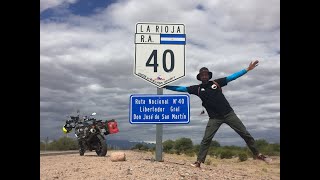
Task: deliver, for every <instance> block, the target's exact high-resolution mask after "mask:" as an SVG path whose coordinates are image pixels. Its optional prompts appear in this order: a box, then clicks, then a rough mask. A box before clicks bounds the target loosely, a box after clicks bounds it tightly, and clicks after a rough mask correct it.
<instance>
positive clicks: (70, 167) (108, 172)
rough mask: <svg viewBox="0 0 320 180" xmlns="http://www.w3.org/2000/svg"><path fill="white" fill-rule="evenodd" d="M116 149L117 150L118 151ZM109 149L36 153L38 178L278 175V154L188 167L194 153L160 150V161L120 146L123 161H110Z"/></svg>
mask: <svg viewBox="0 0 320 180" xmlns="http://www.w3.org/2000/svg"><path fill="white" fill-rule="evenodd" d="M119 151H120V150H117V152H119ZM112 152H116V151H115V150H109V151H108V153H107V156H105V157H98V156H97V155H96V154H95V152H86V153H85V155H84V156H80V155H79V154H67V155H55V156H40V179H41V180H51V179H64V180H121V179H125V180H153V179H154V180H158V179H159V180H172V179H173V180H176V179H177V180H178V179H193V180H201V179H207V180H212V179H216V180H219V179H229V180H231V179H245V180H262V179H265V180H267V179H280V157H271V158H272V159H273V161H272V162H271V163H270V164H267V163H265V162H263V161H259V160H253V159H252V158H249V159H248V160H247V161H244V162H239V161H238V159H237V158H233V159H216V158H211V157H210V156H208V157H207V160H208V162H209V161H210V162H211V163H210V164H201V168H195V167H191V166H190V163H193V162H194V161H195V159H196V157H188V156H185V155H174V154H163V160H164V161H163V162H157V161H154V158H155V155H154V154H152V153H151V152H138V151H130V150H121V152H125V154H126V161H122V162H112V161H111V160H110V154H111V153H112Z"/></svg>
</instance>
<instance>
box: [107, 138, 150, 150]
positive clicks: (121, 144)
mask: <svg viewBox="0 0 320 180" xmlns="http://www.w3.org/2000/svg"><path fill="white" fill-rule="evenodd" d="M139 143H141V144H143V145H147V146H148V147H149V148H152V147H155V144H153V143H146V142H132V141H128V140H109V139H107V145H108V147H111V148H113V149H123V150H127V149H131V148H132V147H134V146H135V145H136V144H139Z"/></svg>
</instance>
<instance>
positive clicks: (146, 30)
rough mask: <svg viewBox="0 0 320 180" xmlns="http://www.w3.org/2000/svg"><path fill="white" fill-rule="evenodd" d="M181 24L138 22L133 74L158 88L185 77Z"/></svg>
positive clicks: (184, 36) (183, 32)
mask: <svg viewBox="0 0 320 180" xmlns="http://www.w3.org/2000/svg"><path fill="white" fill-rule="evenodd" d="M185 45H186V34H185V26H184V24H159V23H137V24H136V34H135V61H134V74H135V75H136V76H138V77H140V78H142V79H144V80H146V81H148V82H150V83H152V84H153V85H155V86H157V87H158V88H162V87H163V86H165V85H167V84H169V83H171V82H173V81H176V80H178V79H180V78H182V77H184V76H185V74H186V72H185V69H186V68H185V66H186V64H185Z"/></svg>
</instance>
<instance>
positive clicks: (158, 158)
mask: <svg viewBox="0 0 320 180" xmlns="http://www.w3.org/2000/svg"><path fill="white" fill-rule="evenodd" d="M162 94H163V89H162V88H157V95H162ZM162 134H163V124H156V161H162V160H163V159H162Z"/></svg>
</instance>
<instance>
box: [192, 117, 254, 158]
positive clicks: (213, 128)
mask: <svg viewBox="0 0 320 180" xmlns="http://www.w3.org/2000/svg"><path fill="white" fill-rule="evenodd" d="M222 123H226V124H228V125H229V126H230V127H231V128H232V129H233V130H235V131H236V132H237V133H238V134H239V135H240V136H241V137H242V138H243V139H244V141H245V142H246V143H247V145H248V147H249V149H250V150H251V152H252V153H253V155H254V156H255V155H258V154H259V152H258V149H257V148H256V146H255V140H254V139H253V137H252V136H251V135H250V133H249V132H248V131H247V129H246V127H245V126H244V125H243V123H242V122H241V121H240V119H239V118H238V116H237V115H236V114H235V113H234V112H233V111H231V112H230V113H228V114H227V115H225V116H224V117H222V118H213V119H209V121H208V124H207V127H206V131H205V133H204V137H203V139H202V141H201V144H200V150H199V153H198V158H197V160H198V161H199V162H202V163H204V161H205V159H206V156H207V153H208V150H209V147H210V144H211V141H212V138H213V136H214V135H215V134H216V132H217V131H218V129H219V127H220V126H221V124H222Z"/></svg>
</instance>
